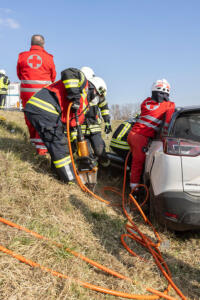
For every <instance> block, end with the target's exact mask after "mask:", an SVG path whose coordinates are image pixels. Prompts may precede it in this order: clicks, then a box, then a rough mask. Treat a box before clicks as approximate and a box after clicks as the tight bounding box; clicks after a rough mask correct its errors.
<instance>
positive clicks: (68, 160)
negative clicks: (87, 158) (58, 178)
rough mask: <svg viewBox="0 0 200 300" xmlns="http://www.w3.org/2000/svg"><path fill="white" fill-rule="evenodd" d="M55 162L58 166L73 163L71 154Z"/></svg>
mask: <svg viewBox="0 0 200 300" xmlns="http://www.w3.org/2000/svg"><path fill="white" fill-rule="evenodd" d="M53 163H54V165H55V167H56V168H62V167H64V166H66V165H69V164H70V163H71V157H70V155H69V156H66V157H64V158H62V159H60V160H56V161H54V162H53Z"/></svg>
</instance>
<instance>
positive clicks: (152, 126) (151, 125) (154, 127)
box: [137, 119, 159, 131]
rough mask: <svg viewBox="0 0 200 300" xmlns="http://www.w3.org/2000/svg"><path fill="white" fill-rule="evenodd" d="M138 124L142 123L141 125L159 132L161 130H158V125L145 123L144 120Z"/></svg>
mask: <svg viewBox="0 0 200 300" xmlns="http://www.w3.org/2000/svg"><path fill="white" fill-rule="evenodd" d="M137 122H138V123H140V124H144V125H146V126H147V127H151V128H153V129H154V130H156V131H157V130H159V128H158V125H153V124H151V123H148V122H145V121H144V120H141V119H140V120H138V121H137Z"/></svg>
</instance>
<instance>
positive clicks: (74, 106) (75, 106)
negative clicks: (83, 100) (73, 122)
mask: <svg viewBox="0 0 200 300" xmlns="http://www.w3.org/2000/svg"><path fill="white" fill-rule="evenodd" d="M79 107H80V100H75V101H74V102H73V104H72V111H73V112H77V111H78V110H79Z"/></svg>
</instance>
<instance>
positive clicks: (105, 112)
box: [101, 109, 109, 116]
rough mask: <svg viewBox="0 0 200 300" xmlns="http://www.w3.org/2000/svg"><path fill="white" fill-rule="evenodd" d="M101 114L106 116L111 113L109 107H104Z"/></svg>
mask: <svg viewBox="0 0 200 300" xmlns="http://www.w3.org/2000/svg"><path fill="white" fill-rule="evenodd" d="M101 115H102V116H105V115H109V110H108V109H104V110H102V111H101Z"/></svg>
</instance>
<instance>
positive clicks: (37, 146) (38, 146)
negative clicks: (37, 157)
mask: <svg viewBox="0 0 200 300" xmlns="http://www.w3.org/2000/svg"><path fill="white" fill-rule="evenodd" d="M35 148H36V149H45V150H46V149H47V147H46V146H44V145H35Z"/></svg>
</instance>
